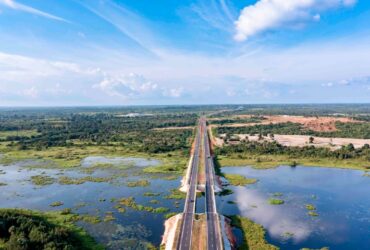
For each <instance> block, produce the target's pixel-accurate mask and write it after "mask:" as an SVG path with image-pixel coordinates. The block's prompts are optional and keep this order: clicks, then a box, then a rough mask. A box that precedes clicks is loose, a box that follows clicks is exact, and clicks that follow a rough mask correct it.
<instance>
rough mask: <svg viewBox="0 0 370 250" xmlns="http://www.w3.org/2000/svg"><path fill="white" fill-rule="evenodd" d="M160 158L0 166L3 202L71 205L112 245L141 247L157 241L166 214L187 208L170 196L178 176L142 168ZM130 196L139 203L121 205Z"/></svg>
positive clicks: (94, 232)
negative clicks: (73, 165) (69, 165)
mask: <svg viewBox="0 0 370 250" xmlns="http://www.w3.org/2000/svg"><path fill="white" fill-rule="evenodd" d="M160 163H161V162H160V161H158V160H153V159H142V158H105V157H88V158H86V159H84V160H83V161H82V163H81V167H80V168H76V169H73V170H60V169H53V168H33V167H32V168H30V166H35V164H36V165H38V166H40V164H45V165H44V166H45V167H48V164H47V162H42V163H41V162H35V161H23V162H19V163H15V164H11V165H8V166H4V165H0V183H2V185H1V186H0V200H1V202H0V207H1V208H25V209H37V210H42V211H49V210H62V209H65V208H71V209H72V211H73V212H74V213H78V214H80V215H82V216H83V217H84V219H83V220H81V221H79V222H78V224H79V225H81V226H83V227H84V228H85V229H86V230H87V231H88V232H89V233H90V234H91V235H92V236H93V237H94V238H95V239H96V240H97V241H98V242H100V243H103V244H104V245H107V246H108V247H109V248H110V249H122V247H123V246H125V248H130V247H131V248H132V249H137V248H143V247H144V246H146V245H147V244H148V243H150V244H153V245H156V246H159V244H160V242H161V236H162V233H163V231H164V226H163V223H164V221H165V216H166V214H168V213H171V212H180V211H182V209H183V200H181V199H169V198H168V197H166V196H167V195H169V194H170V191H171V189H175V188H178V186H179V184H180V179H179V178H178V177H174V176H170V175H165V174H161V175H154V174H150V176H149V175H147V174H145V173H143V172H142V169H143V168H144V167H147V166H155V165H158V164H160ZM130 197H133V198H134V201H135V204H136V206H134V207H133V206H131V207H130V206H123V205H122V199H126V200H127V199H128V198H130ZM120 201H121V203H120ZM120 204H121V205H120ZM156 208H159V209H157V210H155V209H156ZM164 208H166V209H164Z"/></svg>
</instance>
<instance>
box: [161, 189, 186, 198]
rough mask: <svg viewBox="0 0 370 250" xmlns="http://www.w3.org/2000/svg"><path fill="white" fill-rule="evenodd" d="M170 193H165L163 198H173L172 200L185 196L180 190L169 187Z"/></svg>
mask: <svg viewBox="0 0 370 250" xmlns="http://www.w3.org/2000/svg"><path fill="white" fill-rule="evenodd" d="M170 192H171V193H170V194H169V195H166V196H165V197H164V198H165V199H174V200H182V199H185V198H186V193H183V192H181V191H180V190H178V189H171V190H170Z"/></svg>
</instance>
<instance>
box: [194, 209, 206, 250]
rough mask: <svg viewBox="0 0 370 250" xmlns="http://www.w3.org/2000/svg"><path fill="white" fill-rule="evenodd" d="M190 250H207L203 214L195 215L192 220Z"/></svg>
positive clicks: (204, 216)
mask: <svg viewBox="0 0 370 250" xmlns="http://www.w3.org/2000/svg"><path fill="white" fill-rule="evenodd" d="M191 249H198V250H203V249H207V217H206V215H205V214H201V215H196V217H195V219H194V222H193V234H192V239H191Z"/></svg>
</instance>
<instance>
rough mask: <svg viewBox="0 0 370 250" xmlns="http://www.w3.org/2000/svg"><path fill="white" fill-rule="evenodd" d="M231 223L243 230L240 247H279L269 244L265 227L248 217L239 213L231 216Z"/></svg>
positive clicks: (274, 248) (261, 249)
mask: <svg viewBox="0 0 370 250" xmlns="http://www.w3.org/2000/svg"><path fill="white" fill-rule="evenodd" d="M229 218H230V219H231V225H232V226H234V227H237V228H239V229H241V230H242V232H243V243H242V245H241V246H239V247H238V249H258V250H277V249H279V248H278V247H276V246H274V245H271V244H269V243H268V242H267V241H266V239H265V236H266V231H265V229H264V228H263V227H262V226H261V225H258V224H256V223H254V222H253V221H251V220H250V219H248V218H244V217H241V216H238V215H233V216H230V217H229Z"/></svg>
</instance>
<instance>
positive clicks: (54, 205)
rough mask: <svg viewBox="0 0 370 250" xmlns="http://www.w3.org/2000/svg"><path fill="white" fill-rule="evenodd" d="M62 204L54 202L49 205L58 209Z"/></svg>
mask: <svg viewBox="0 0 370 250" xmlns="http://www.w3.org/2000/svg"><path fill="white" fill-rule="evenodd" d="M63 205H64V203H63V202H61V201H55V202H53V203H51V204H50V206H51V207H60V206H63Z"/></svg>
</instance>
